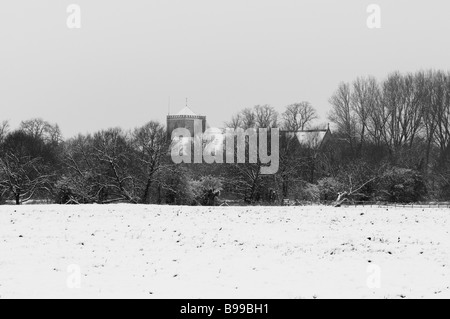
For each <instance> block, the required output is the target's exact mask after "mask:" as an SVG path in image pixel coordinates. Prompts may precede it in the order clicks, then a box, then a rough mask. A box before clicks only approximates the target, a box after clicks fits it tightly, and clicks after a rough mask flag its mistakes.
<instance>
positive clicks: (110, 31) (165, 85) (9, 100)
mask: <svg viewBox="0 0 450 319" xmlns="http://www.w3.org/2000/svg"><path fill="white" fill-rule="evenodd" d="M72 3H76V4H79V5H80V6H81V9H82V28H81V29H79V30H70V29H68V28H67V26H66V19H67V16H68V14H67V13H66V9H67V7H68V5H69V4H72ZM371 3H376V4H379V5H380V6H381V9H382V28H381V29H380V30H371V29H368V28H367V25H366V19H367V17H368V15H369V14H368V13H367V12H366V9H367V6H368V5H369V4H371ZM449 31H450V2H449V1H448V0H427V1H426V0H395V1H393V0H371V1H365V0H341V1H336V0H306V1H300V0H221V1H218V0H157V1H155V0H89V1H88V0H70V1H65V0H58V1H56V0H39V1H36V0H14V1H12V0H8V1H6V0H4V1H1V3H0V121H2V120H5V119H8V120H10V121H11V123H12V125H13V126H17V124H18V123H19V122H20V121H21V120H24V119H29V118H32V117H42V118H44V119H46V120H48V121H50V122H57V123H58V124H59V125H60V127H61V129H62V131H63V133H64V135H65V136H66V137H70V136H73V135H75V134H77V133H79V132H81V133H85V132H94V131H96V130H99V129H104V128H108V127H112V126H121V127H123V128H125V129H128V128H133V127H135V126H138V125H142V124H144V123H145V122H147V121H149V120H151V119H155V120H160V121H165V116H166V114H167V109H168V99H169V96H170V97H171V108H172V112H173V113H176V112H177V111H178V110H179V109H181V108H183V107H184V105H185V98H186V97H188V98H189V106H190V107H191V108H192V109H193V110H194V111H195V112H196V113H200V114H203V115H207V117H208V122H209V124H210V125H211V126H221V125H222V124H223V122H224V121H226V120H228V119H229V118H230V117H231V115H232V114H233V113H235V112H237V111H239V110H240V109H242V108H244V107H250V106H253V105H256V104H271V105H273V106H274V107H276V108H277V109H278V110H279V111H282V110H283V108H284V106H285V105H287V104H291V103H294V102H299V101H303V100H307V101H310V102H311V103H312V104H313V105H314V106H315V107H316V108H317V109H318V110H319V113H320V115H321V121H322V122H327V120H326V113H327V112H328V110H329V104H328V99H329V97H330V96H331V94H332V93H333V91H334V90H335V89H336V88H337V85H338V83H339V82H340V81H351V80H353V79H354V78H356V77H357V76H359V75H374V76H376V77H378V78H380V79H382V78H384V77H385V76H386V75H387V74H388V73H389V72H391V71H395V70H400V71H404V72H406V71H416V70H419V69H426V68H438V69H444V70H449V69H450V40H449V39H450V32H449Z"/></svg>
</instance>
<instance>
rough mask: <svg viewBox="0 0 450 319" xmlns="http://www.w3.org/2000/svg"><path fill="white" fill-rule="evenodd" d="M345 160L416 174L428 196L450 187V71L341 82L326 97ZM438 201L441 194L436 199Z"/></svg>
mask: <svg viewBox="0 0 450 319" xmlns="http://www.w3.org/2000/svg"><path fill="white" fill-rule="evenodd" d="M330 104H331V106H332V110H331V112H330V114H329V119H330V120H331V121H332V122H333V123H335V125H336V127H337V132H336V134H335V137H337V138H340V140H341V141H343V142H345V144H344V146H345V147H346V148H347V149H348V154H347V155H348V158H347V159H346V160H342V162H344V163H345V162H346V161H352V160H355V159H356V158H366V159H367V161H371V160H372V161H377V162H378V163H379V164H380V165H384V164H385V163H386V162H388V163H390V164H392V165H396V166H399V167H404V168H408V169H413V170H416V171H418V172H420V173H421V174H422V175H423V176H424V178H425V180H426V182H427V184H428V188H429V190H430V191H431V192H434V193H435V194H437V193H441V194H442V192H444V193H446V192H447V191H446V188H448V187H449V184H448V181H449V177H450V175H449V167H450V163H449V159H450V73H445V72H442V71H420V72H416V73H407V74H401V73H399V72H395V73H392V74H390V75H389V76H388V77H387V78H386V79H385V80H384V81H381V82H379V81H377V80H376V79H375V78H373V77H365V78H362V77H360V78H357V79H356V80H355V81H353V82H352V83H341V84H340V85H339V87H338V89H337V90H336V92H335V93H334V94H333V96H332V97H331V99H330ZM435 197H439V196H435Z"/></svg>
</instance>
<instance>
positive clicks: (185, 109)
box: [176, 106, 197, 116]
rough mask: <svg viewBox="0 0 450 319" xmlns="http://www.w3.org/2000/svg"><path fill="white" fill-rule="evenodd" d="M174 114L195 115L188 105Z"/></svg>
mask: <svg viewBox="0 0 450 319" xmlns="http://www.w3.org/2000/svg"><path fill="white" fill-rule="evenodd" d="M176 115H188V116H197V114H195V113H194V112H193V111H192V110H191V109H190V108H189V107H187V106H186V107H185V108H184V109H182V110H181V111H180V112H178V113H177V114H176Z"/></svg>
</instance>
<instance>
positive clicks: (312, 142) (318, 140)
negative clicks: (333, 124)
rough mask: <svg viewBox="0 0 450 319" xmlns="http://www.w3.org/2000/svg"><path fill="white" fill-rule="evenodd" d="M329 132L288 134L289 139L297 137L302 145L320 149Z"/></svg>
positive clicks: (317, 131)
mask: <svg viewBox="0 0 450 319" xmlns="http://www.w3.org/2000/svg"><path fill="white" fill-rule="evenodd" d="M328 133H329V131H328V130H311V131H298V132H286V134H287V136H289V137H294V136H295V137H296V138H297V140H298V142H299V143H300V144H301V145H304V146H309V147H312V148H318V147H320V146H321V145H322V142H323V141H324V139H325V138H326V137H327V134H328Z"/></svg>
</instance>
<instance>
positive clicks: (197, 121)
mask: <svg viewBox="0 0 450 319" xmlns="http://www.w3.org/2000/svg"><path fill="white" fill-rule="evenodd" d="M195 127H198V128H200V127H201V133H204V132H205V130H206V116H200V115H197V114H195V113H194V112H193V111H192V110H191V109H190V108H189V107H187V106H186V107H185V108H184V109H182V110H181V111H180V112H178V113H177V114H176V115H167V135H168V137H169V138H171V136H172V132H173V130H175V129H177V128H186V129H188V130H189V132H191V137H194V128H195Z"/></svg>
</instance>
